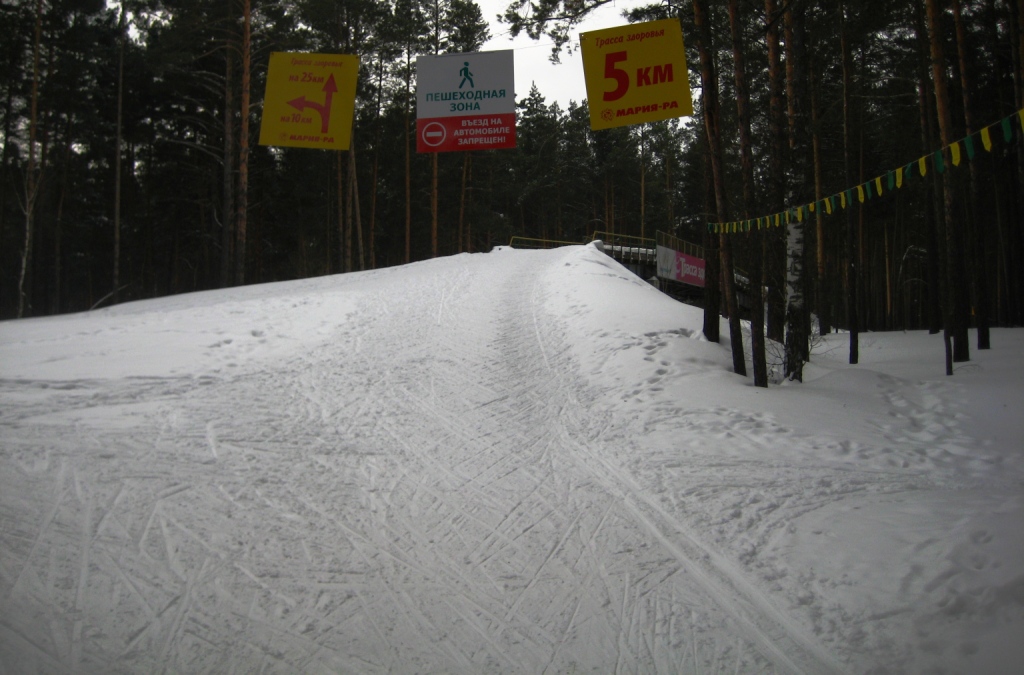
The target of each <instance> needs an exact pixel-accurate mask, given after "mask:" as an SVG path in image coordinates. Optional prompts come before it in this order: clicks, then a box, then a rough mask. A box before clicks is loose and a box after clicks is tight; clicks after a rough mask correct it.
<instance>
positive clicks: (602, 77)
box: [580, 19, 693, 129]
mask: <svg viewBox="0 0 1024 675" xmlns="http://www.w3.org/2000/svg"><path fill="white" fill-rule="evenodd" d="M580 47H581V49H582V52H583V73H584V76H585V78H586V82H587V99H588V102H589V105H590V128H592V129H610V128H612V127H621V126H626V125H629V124H640V123H642V122H655V121H657V120H664V119H669V118H671V117H685V116H688V115H692V114H693V103H692V101H691V100H690V80H689V76H688V73H687V71H686V50H685V48H684V46H683V31H682V29H681V28H680V26H679V20H678V19H664V20H662V21H650V22H647V23H636V24H630V25H628V26H618V27H616V28H608V29H605V30H596V31H591V32H588V33H581V34H580Z"/></svg>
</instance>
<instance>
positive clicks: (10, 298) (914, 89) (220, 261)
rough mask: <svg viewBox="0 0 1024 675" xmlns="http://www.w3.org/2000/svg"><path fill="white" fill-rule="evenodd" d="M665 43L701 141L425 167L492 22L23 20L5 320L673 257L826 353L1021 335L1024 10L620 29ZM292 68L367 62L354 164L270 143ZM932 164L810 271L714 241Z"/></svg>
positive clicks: (525, 136) (539, 4)
mask: <svg viewBox="0 0 1024 675" xmlns="http://www.w3.org/2000/svg"><path fill="white" fill-rule="evenodd" d="M605 4H608V1H607V0H510V2H509V3H508V8H507V11H506V13H505V14H504V21H505V23H507V24H508V25H509V28H510V31H511V32H512V33H513V34H518V33H520V32H526V33H529V34H530V35H531V36H535V37H542V36H548V37H550V38H551V39H552V42H553V43H554V48H555V50H556V51H557V50H558V49H560V48H561V47H562V46H563V45H565V44H566V42H567V41H568V40H569V37H570V35H571V32H572V30H573V28H574V27H575V26H576V25H577V23H578V21H579V19H580V18H581V17H583V16H585V15H586V14H587V12H589V11H591V10H592V9H593V8H594V7H596V6H600V5H605ZM667 17H679V19H680V20H681V22H682V26H683V33H684V36H685V37H686V41H687V50H688V53H687V55H688V62H689V64H690V69H691V73H690V82H691V85H692V86H693V91H694V99H695V107H696V114H695V116H694V117H692V118H685V119H676V120H669V121H666V122H659V123H652V124H645V125H640V126H634V127H624V128H618V129H612V130H606V131H599V132H594V131H591V130H590V127H589V113H588V109H587V103H586V101H581V102H578V103H577V102H570V103H569V104H568V105H567V106H565V107H564V108H563V107H562V106H561V105H560V104H558V103H548V102H547V101H546V99H545V97H544V96H543V95H542V93H541V92H540V91H539V90H537V89H536V88H534V89H533V90H531V91H530V92H528V93H526V94H523V93H522V92H519V98H518V101H517V112H518V147H517V148H516V149H515V150H500V151H478V152H472V153H445V154H442V155H425V154H417V153H416V152H415V137H414V130H415V112H416V111H415V88H416V73H415V61H416V57H417V56H419V55H422V54H439V53H450V52H468V51H474V50H476V49H479V48H480V46H481V45H482V44H483V43H484V42H485V41H486V40H487V39H488V37H489V34H490V32H489V27H488V21H487V20H486V18H485V17H484V16H483V15H482V13H481V10H480V7H479V6H478V5H477V4H476V3H475V2H473V1H472V0H386V1H383V2H381V1H377V0H294V1H291V0H278V1H276V2H264V1H263V0H216V1H212V0H141V1H134V0H133V1H128V0H126V1H125V2H123V3H122V4H120V5H115V4H109V5H108V4H107V2H105V0H13V1H12V0H5V2H4V3H3V4H2V5H0V25H3V26H4V30H3V31H2V32H0V115H2V121H0V134H2V162H0V172H2V184H0V318H12V317H21V316H39V315H46V314H53V313H60V312H69V311H79V310H87V309H90V308H93V307H97V306H102V305H104V304H110V303H114V302H123V301H127V300H136V299H142V298H150V297H156V296H161V295H167V294H172V293H181V292H188V291H196V290H203V289H210V288H218V287H225V286H230V285H238V284H244V283H260V282H268V281H279V280H287V279H296V278H304V277H310V276H317V275H324V274H331V273H337V272H348V271H354V270H364V269H371V268H376V267H383V266H390V265H398V264H403V263H407V262H412V261H416V260H421V259H425V258H429V257H434V256H438V255H449V254H454V253H458V252H472V251H482V250H489V249H490V248H491V247H492V246H494V245H499V244H507V243H508V241H509V239H510V238H511V237H512V236H515V235H518V236H524V237H536V238H543V239H551V240H558V241H568V242H583V241H586V240H587V239H588V238H589V236H590V235H591V234H592V233H593V232H595V231H601V232H610V233H615V234H617V235H628V236H638V237H653V236H654V233H655V232H656V231H662V232H666V233H669V234H673V235H675V236H678V237H680V238H681V239H684V240H687V241H690V242H694V243H696V244H700V245H703V246H704V247H705V251H706V252H707V253H708V254H709V256H708V259H709V263H714V264H711V265H709V274H710V275H711V281H712V286H713V288H712V289H710V290H711V292H713V293H714V295H710V294H709V298H710V299H711V302H712V303H713V304H714V305H718V304H722V305H723V309H726V310H728V308H727V307H726V306H725V299H719V297H718V296H717V285H718V284H717V283H714V282H716V281H718V280H719V279H721V280H725V279H727V278H731V275H726V274H722V273H721V272H720V271H719V268H718V265H717V263H718V262H720V261H723V262H724V263H725V264H726V265H725V268H724V269H729V268H730V267H731V266H732V265H733V264H735V266H736V267H737V268H738V269H741V270H743V271H744V273H747V274H751V275H753V276H755V277H757V278H762V279H763V280H764V287H765V288H767V295H766V297H765V303H766V305H767V308H768V311H767V314H766V316H765V317H764V321H765V325H766V327H767V333H768V335H769V336H770V337H773V338H774V339H776V340H778V341H780V342H781V341H782V340H783V339H784V337H783V334H784V331H785V328H784V326H785V324H786V322H787V316H786V314H787V299H789V300H791V299H792V297H793V295H794V291H795V290H799V295H802V296H803V297H804V298H806V306H805V307H803V308H802V309H803V312H804V313H803V317H804V319H803V321H804V322H806V324H807V328H808V330H810V319H809V317H810V316H811V314H812V313H813V314H814V315H815V316H816V317H817V321H816V323H815V327H816V329H817V330H819V331H821V332H827V331H829V330H831V329H832V328H833V327H842V328H852V329H853V330H854V331H856V330H884V329H894V328H904V329H913V328H928V329H930V330H932V331H938V330H940V328H941V327H942V326H943V325H944V324H945V325H946V327H947V328H951V327H953V326H955V325H956V324H957V323H959V324H961V325H966V324H967V323H972V324H974V325H977V326H978V327H979V328H982V329H983V328H987V326H988V325H1020V324H1021V323H1022V321H1024V306H1022V302H1021V298H1022V297H1024V294H1022V291H1024V228H1022V225H1021V223H1022V209H1024V204H1022V199H1024V133H1022V129H1024V127H1022V125H1021V120H1020V119H1018V118H1017V117H1013V118H1012V119H1013V120H1016V123H1015V125H1011V126H1010V127H1009V128H1010V135H1009V136H1004V133H1003V130H1004V129H1005V128H1006V127H1005V126H1004V127H1000V126H999V125H997V126H996V127H994V128H993V131H992V137H993V138H995V139H996V142H994V143H993V144H992V146H991V149H983V148H982V146H983V143H982V142H981V139H980V137H979V132H980V131H981V129H982V128H984V127H986V125H989V124H993V123H997V122H999V121H1001V120H1005V119H1008V118H1009V117H1010V116H1012V115H1015V113H1016V112H1017V111H1018V110H1020V109H1021V108H1024V66H1022V63H1024V11H1022V2H1021V0H895V1H893V2H884V3H882V2H875V1H871V0H845V1H844V2H825V1H824V0H820V1H816V0H793V1H792V2H788V3H787V2H785V0H728V1H727V0H718V1H710V0H686V1H679V0H672V1H669V2H659V3H652V4H651V5H650V6H647V7H643V8H640V9H634V10H631V11H629V12H628V13H627V16H624V17H623V23H625V22H626V21H631V22H633V21H642V20H651V19H660V18H667ZM273 51H303V52H325V53H345V54H357V55H359V57H360V77H359V81H358V89H357V100H356V120H355V128H354V134H353V139H354V140H353V145H352V149H351V150H349V151H347V152H328V151H318V150H306V149H292V148H271V147H264V146H259V145H256V144H255V138H256V136H257V134H258V129H259V118H260V113H261V108H262V106H261V97H262V95H263V90H264V86H265V78H266V66H267V61H268V57H269V54H270V52H273ZM964 138H972V139H975V140H974V143H973V144H972V146H971V147H972V149H971V156H970V158H969V159H965V161H964V162H963V163H962V164H961V165H960V166H959V167H957V168H956V169H955V170H954V169H953V168H952V163H951V161H950V159H951V158H950V155H949V150H948V146H949V145H950V143H951V142H953V141H954V140H957V139H964ZM944 147H945V148H947V150H946V151H945V153H944V154H943V153H941V152H940V156H942V157H945V158H946V160H945V162H944V163H942V162H938V163H936V161H935V157H936V151H940V149H942V148H944ZM975 147H976V148H977V151H976V152H975V151H974V148H975ZM921 157H928V158H929V162H930V164H929V166H930V167H931V170H930V171H928V172H927V173H926V174H925V175H923V176H922V175H920V171H919V170H918V171H916V172H913V173H911V172H909V171H908V172H906V173H905V175H906V180H905V181H904V185H903V186H902V187H901V188H899V189H897V190H894V191H889V190H888V189H887V190H885V191H884V194H883V195H877V194H874V195H873V196H872V195H871V194H870V193H869V197H872V198H868V199H865V200H864V201H863V202H861V201H859V200H857V201H853V200H851V203H850V204H848V207H847V208H845V209H836V210H835V212H834V213H832V214H826V213H824V210H823V209H821V208H819V209H817V210H816V213H815V214H813V215H808V217H807V218H806V220H802V221H801V223H802V225H805V227H802V228H801V231H800V233H799V234H800V236H801V241H800V242H799V243H800V246H799V247H798V249H797V250H798V251H799V253H798V256H799V260H794V259H793V250H794V247H793V243H794V242H793V237H792V234H793V229H792V228H787V227H768V228H766V229H764V230H763V231H762V230H761V229H759V228H756V227H754V228H741V231H737V232H731V233H729V234H719V233H717V232H711V231H709V227H708V223H709V222H720V221H730V220H734V221H744V220H747V219H755V218H758V217H759V216H766V215H769V214H774V213H779V212H782V211H784V210H786V209H789V208H791V207H795V206H797V205H802V204H808V203H812V202H817V203H819V204H823V202H821V201H820V200H821V199H822V198H823V197H826V196H828V195H833V194H837V193H840V192H842V191H845V190H848V189H851V188H855V186H857V185H864V184H867V182H870V181H872V180H873V179H875V178H876V177H878V176H886V175H888V174H889V172H893V171H895V170H896V169H901V168H902V167H905V166H908V165H909V164H910V163H912V162H916V161H917V160H918V158H921ZM943 164H944V165H945V166H946V167H947V168H948V169H949V170H947V171H943V172H940V171H937V170H935V169H937V168H938V167H939V166H942V165H943ZM915 166H916V165H915ZM787 230H788V231H787ZM787 234H789V235H790V237H789V241H788V242H787ZM794 267H796V268H797V269H796V270H795V271H796V272H799V275H798V277H796V278H794V276H793V274H794ZM787 277H788V279H787ZM794 279H796V281H795V283H797V284H798V285H799V289H797V288H796V286H794ZM787 281H788V283H789V287H788V288H787ZM727 295H728V293H727V294H726V296H727ZM732 314H736V311H735V309H734V310H733V312H732ZM789 321H790V325H791V326H792V325H793V323H792V318H791V317H790V318H789ZM715 323H716V325H717V322H715ZM983 336H984V340H985V341H986V342H987V330H980V331H979V347H982V348H984V347H986V346H987V344H986V343H983V342H982V339H983ZM715 337H717V336H715ZM963 346H964V348H966V345H965V344H964V345H963ZM958 360H963V359H958Z"/></svg>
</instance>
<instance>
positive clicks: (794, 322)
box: [785, 5, 810, 382]
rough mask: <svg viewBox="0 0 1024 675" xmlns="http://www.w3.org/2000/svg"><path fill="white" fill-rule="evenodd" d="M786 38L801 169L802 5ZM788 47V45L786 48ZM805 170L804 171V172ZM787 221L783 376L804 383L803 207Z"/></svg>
mask: <svg viewBox="0 0 1024 675" xmlns="http://www.w3.org/2000/svg"><path fill="white" fill-rule="evenodd" d="M785 21H786V35H787V36H788V37H789V36H791V39H792V41H793V44H792V48H791V49H787V50H788V51H789V52H790V58H789V60H792V68H789V67H788V65H789V64H787V71H786V72H787V75H789V76H790V77H791V78H792V82H791V84H790V90H791V91H792V97H793V100H792V101H791V102H790V107H791V110H792V116H793V118H794V120H793V122H795V123H794V124H791V128H792V129H793V135H792V137H791V139H790V143H791V148H792V150H793V156H794V158H795V160H796V162H797V163H798V164H799V165H801V166H804V167H807V166H808V162H807V160H808V159H809V158H808V156H807V155H808V153H807V149H808V144H807V131H806V124H805V120H804V106H805V99H806V95H805V92H806V88H807V55H806V49H805V44H804V41H805V39H806V34H805V28H804V9H803V6H802V5H795V6H794V5H790V7H789V9H787V11H786V15H785ZM788 47H789V45H787V48H788ZM805 171H806V169H805ZM806 185H808V181H807V180H804V181H801V185H798V186H796V190H795V194H794V197H795V198H796V202H797V204H805V203H807V202H809V201H810V200H809V199H807V198H806V197H807V195H806ZM799 208H800V209H801V211H798V212H797V213H796V214H795V215H794V216H793V217H791V218H790V221H789V226H788V228H787V237H786V240H787V241H786V244H787V245H786V250H787V259H788V264H787V266H786V368H785V372H786V377H787V378H789V379H790V380H795V381H797V382H802V381H803V372H804V363H805V362H806V361H807V359H808V356H809V346H808V335H807V324H808V321H807V316H806V312H807V302H806V298H805V276H804V275H805V256H806V252H805V249H804V244H805V241H804V239H805V232H804V225H805V223H806V219H805V217H804V214H803V212H802V208H803V207H799Z"/></svg>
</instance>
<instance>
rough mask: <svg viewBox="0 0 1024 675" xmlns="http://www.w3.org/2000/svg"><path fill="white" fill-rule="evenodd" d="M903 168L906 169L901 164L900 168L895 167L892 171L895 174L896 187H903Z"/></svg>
mask: <svg viewBox="0 0 1024 675" xmlns="http://www.w3.org/2000/svg"><path fill="white" fill-rule="evenodd" d="M905 170H906V169H905V167H902V166H901V167H900V168H898V169H896V171H895V172H894V173H895V174H896V187H897V188H901V187H903V172H904V171H905ZM890 189H891V188H890Z"/></svg>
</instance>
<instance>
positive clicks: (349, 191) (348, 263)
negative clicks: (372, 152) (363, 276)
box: [338, 150, 355, 272]
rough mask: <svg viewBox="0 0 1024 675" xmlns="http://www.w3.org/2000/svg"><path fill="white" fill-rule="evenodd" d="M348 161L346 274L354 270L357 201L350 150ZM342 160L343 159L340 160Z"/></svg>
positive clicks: (346, 184) (346, 181) (346, 186)
mask: <svg viewBox="0 0 1024 675" xmlns="http://www.w3.org/2000/svg"><path fill="white" fill-rule="evenodd" d="M345 154H346V155H347V159H348V172H347V173H348V175H347V177H346V179H345V272H351V271H352V270H353V269H355V268H354V266H353V264H352V228H353V225H352V202H353V201H354V199H355V196H354V192H355V190H354V189H353V185H354V181H353V177H352V173H353V169H354V162H353V161H352V160H353V157H352V151H351V150H348V151H347V152H346V153H345ZM338 160H339V161H340V160H341V157H339V158H338Z"/></svg>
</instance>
